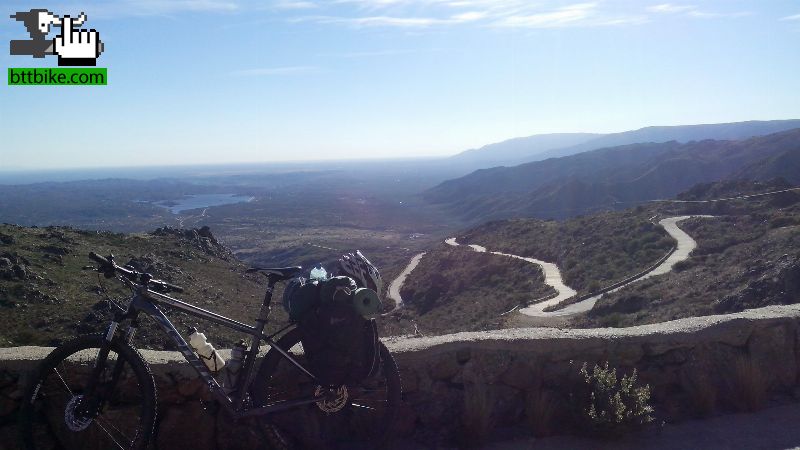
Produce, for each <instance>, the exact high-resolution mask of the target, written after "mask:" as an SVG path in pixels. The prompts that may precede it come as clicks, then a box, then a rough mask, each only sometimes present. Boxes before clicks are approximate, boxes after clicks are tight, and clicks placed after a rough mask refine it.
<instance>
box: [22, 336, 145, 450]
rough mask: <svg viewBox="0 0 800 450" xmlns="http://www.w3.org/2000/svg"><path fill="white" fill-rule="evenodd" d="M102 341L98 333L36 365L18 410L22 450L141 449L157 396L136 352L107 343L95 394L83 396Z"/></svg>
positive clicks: (143, 446)
mask: <svg viewBox="0 0 800 450" xmlns="http://www.w3.org/2000/svg"><path fill="white" fill-rule="evenodd" d="M103 340H104V337H103V336H102V335H100V334H93V335H87V336H81V337H78V338H76V339H74V340H72V341H69V342H67V343H65V344H64V345H62V346H60V347H58V348H56V349H55V350H53V351H52V352H51V353H50V355H48V356H47V357H46V358H45V359H44V360H43V361H42V363H41V364H40V365H39V367H38V369H37V370H36V372H35V373H34V376H33V377H32V378H31V382H30V383H29V385H28V387H27V389H26V391H25V397H23V399H24V402H23V404H22V406H21V408H20V426H19V429H20V432H21V438H22V442H23V445H24V448H27V449H29V450H33V449H36V450H42V449H67V450H70V449H87V450H94V449H97V450H108V449H125V450H129V449H135V450H139V449H144V448H146V446H147V444H148V443H149V441H150V437H151V435H152V432H153V424H154V422H155V416H156V391H155V386H154V383H153V376H152V375H151V374H150V370H149V368H148V367H147V364H146V363H145V361H144V360H143V359H142V357H141V355H140V354H139V352H137V351H136V350H135V349H133V348H132V347H131V346H129V345H128V344H126V343H124V342H121V341H119V340H116V339H115V340H114V341H112V342H111V351H110V352H109V355H108V359H107V360H106V363H105V365H104V367H103V368H102V369H101V371H100V373H99V377H98V379H97V381H96V385H95V386H96V388H95V390H94V394H93V395H91V399H89V397H88V396H84V394H85V393H86V391H85V390H86V386H87V384H88V383H89V379H90V377H91V374H92V372H93V368H94V366H95V362H96V360H97V356H98V354H99V352H100V346H101V344H102V343H103ZM88 402H92V406H91V407H90V408H89V407H87V404H88ZM87 410H89V411H91V412H90V413H86V411H87Z"/></svg>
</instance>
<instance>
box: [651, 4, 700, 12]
mask: <svg viewBox="0 0 800 450" xmlns="http://www.w3.org/2000/svg"><path fill="white" fill-rule="evenodd" d="M694 9H697V7H696V6H694V5H676V4H674V3H662V4H660V5H653V6H650V7H648V8H647V10H648V11H650V12H654V13H667V14H671V13H682V12H687V11H692V10H694Z"/></svg>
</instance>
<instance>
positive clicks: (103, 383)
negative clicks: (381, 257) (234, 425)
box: [20, 252, 401, 450]
mask: <svg viewBox="0 0 800 450" xmlns="http://www.w3.org/2000/svg"><path fill="white" fill-rule="evenodd" d="M89 256H90V258H91V259H92V260H94V261H95V262H96V263H97V266H92V267H91V269H92V270H96V271H98V272H100V273H102V274H103V275H105V276H106V277H107V278H117V279H118V280H119V281H120V282H122V283H123V284H124V285H125V286H127V287H128V288H130V289H131V291H132V295H131V296H130V298H129V299H128V301H127V304H125V305H120V306H119V307H118V308H117V311H115V313H114V317H113V320H112V321H111V323H110V324H109V325H108V327H107V329H106V331H105V332H104V333H102V334H92V335H87V336H81V337H78V338H75V339H73V340H71V341H68V342H66V343H65V344H63V345H61V346H59V347H57V348H56V349H54V350H53V351H52V352H51V353H50V354H49V355H48V356H47V357H46V358H45V359H44V360H43V361H42V362H41V364H40V365H39V367H38V369H36V371H35V373H34V374H33V376H32V377H31V382H30V383H29V384H28V387H27V390H26V392H25V396H24V397H23V399H24V401H23V404H22V406H21V409H20V419H21V420H20V434H21V438H22V442H23V444H24V446H25V448H28V449H36V450H41V449H49V448H58V449H62V448H64V449H73V448H75V449H77V448H80V449H103V450H106V449H114V448H119V449H144V448H147V446H148V445H149V443H150V441H151V438H152V437H153V434H154V431H155V430H154V424H155V423H156V388H155V383H154V380H153V376H152V374H151V371H150V368H149V367H148V364H147V361H145V359H144V358H143V357H142V356H141V355H140V353H139V352H138V351H137V350H136V349H135V348H134V347H133V346H132V340H133V338H134V335H135V332H136V329H137V327H138V326H139V316H140V315H141V314H144V315H146V316H149V317H151V318H152V319H154V321H155V323H156V324H157V325H158V326H159V328H161V329H162V330H163V332H164V333H165V334H166V335H167V336H168V337H169V338H170V340H171V341H172V342H173V343H174V345H175V347H176V348H177V349H178V351H179V352H180V353H181V354H182V355H183V357H184V358H185V359H186V360H187V361H188V363H189V364H190V365H191V367H192V368H193V369H194V370H195V371H196V372H197V374H198V376H199V378H200V379H202V381H203V382H204V383H205V385H206V386H207V387H208V390H209V392H210V394H211V397H212V398H213V399H214V401H216V402H217V403H219V404H220V405H221V406H222V409H223V410H224V411H225V412H226V413H228V414H230V416H231V417H232V418H233V419H234V420H237V421H246V422H247V423H252V424H253V426H255V427H257V429H258V432H259V433H261V434H262V436H263V437H264V444H265V448H293V447H318V448H379V447H382V446H384V445H386V444H387V442H388V441H389V440H390V438H391V437H392V433H393V426H392V424H393V422H394V419H395V416H396V414H397V411H398V408H399V404H400V397H401V385H400V376H399V373H398V369H397V365H396V364H395V362H394V359H393V358H392V355H391V354H390V353H389V351H388V350H387V349H386V347H385V346H384V345H383V344H382V343H380V344H379V354H380V357H379V363H378V368H377V370H376V371H374V372H373V374H371V375H370V376H369V377H368V378H367V379H364V380H361V381H359V382H357V383H350V384H343V385H326V384H324V383H322V382H321V381H320V380H319V378H318V377H317V376H315V375H314V373H313V372H312V371H311V370H310V369H309V368H308V364H307V361H306V359H305V357H304V354H303V351H302V342H301V335H302V333H300V329H299V328H298V327H297V324H293V323H289V324H287V325H286V326H285V327H283V328H282V329H281V330H279V331H277V332H276V333H274V334H271V335H265V334H264V333H263V331H264V327H265V325H266V324H267V322H268V319H269V316H270V306H271V303H272V294H273V291H274V288H275V285H276V284H277V283H279V282H282V281H286V280H289V279H291V278H293V277H296V276H298V275H299V274H300V272H301V268H300V267H283V268H250V269H248V270H247V272H249V273H256V272H257V273H261V274H263V275H265V276H266V278H267V287H266V293H265V295H264V300H263V302H262V305H261V308H260V311H259V314H258V317H257V318H256V319H255V325H248V324H245V323H241V322H238V321H236V320H233V319H230V318H227V317H225V316H222V315H220V314H217V313H214V312H212V311H208V310H205V309H202V308H199V307H197V306H194V305H192V304H190V303H186V302H184V301H182V300H179V299H177V298H174V297H172V296H170V295H168V294H169V293H172V292H178V293H180V292H183V289H182V288H181V287H179V286H175V285H173V284H170V283H167V282H165V281H162V280H158V279H155V278H154V277H153V276H152V275H151V274H148V273H143V272H138V271H136V270H133V269H132V268H128V267H121V266H118V265H117V264H116V263H115V262H114V259H113V256H109V257H102V256H99V255H97V254H96V253H94V252H92V253H90V254H89ZM167 308H168V309H171V310H176V311H181V312H184V313H187V314H190V315H192V316H195V317H197V318H200V319H202V320H206V321H209V322H212V323H215V324H218V325H221V326H224V327H226V328H230V329H233V330H236V331H238V332H241V333H244V334H246V335H249V336H251V337H252V341H251V345H250V347H249V348H248V349H246V350H245V352H244V357H243V359H242V366H241V369H240V371H239V374H238V377H237V382H236V383H235V384H234V385H233V386H230V385H224V384H225V383H224V382H223V383H220V382H219V381H218V380H217V378H215V374H214V373H212V371H211V370H210V369H209V368H208V367H207V365H206V363H204V362H203V361H202V360H201V358H200V357H199V355H198V353H195V351H194V350H193V349H192V348H191V347H190V345H189V344H188V343H187V342H186V340H184V338H183V337H182V336H181V334H180V333H179V332H178V331H177V330H176V329H175V326H173V324H172V322H171V321H170V320H169V319H168V318H167V316H166V315H165V314H164V312H163V311H162V309H167ZM123 330H124V331H123ZM262 341H263V342H266V343H267V344H269V347H270V348H269V350H268V351H267V353H266V355H264V357H263V358H259V357H258V352H259V347H260V344H261V343H262ZM217 375H218V376H219V374H217Z"/></svg>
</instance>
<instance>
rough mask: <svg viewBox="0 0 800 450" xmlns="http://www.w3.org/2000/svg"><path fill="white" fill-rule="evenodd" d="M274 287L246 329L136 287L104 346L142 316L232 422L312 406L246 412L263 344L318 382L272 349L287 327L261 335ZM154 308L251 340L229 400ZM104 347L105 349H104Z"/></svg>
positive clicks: (293, 403)
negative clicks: (172, 347)
mask: <svg viewBox="0 0 800 450" xmlns="http://www.w3.org/2000/svg"><path fill="white" fill-rule="evenodd" d="M275 284H276V282H275V281H274V280H273V279H269V282H268V285H267V292H266V294H265V295H264V301H263V303H262V305H261V310H260V312H259V314H258V318H257V319H256V325H255V326H251V325H247V324H245V323H242V322H239V321H236V320H234V319H230V318H228V317H225V316H223V315H220V314H217V313H215V312H212V311H208V310H206V309H203V308H200V307H197V306H194V305H192V304H190V303H186V302H184V301H181V300H178V299H176V298H173V297H170V296H168V295H166V294H161V293H159V292H155V291H151V290H148V289H147V288H146V287H142V286H138V287H137V288H136V290H135V292H134V294H133V297H132V298H131V300H130V302H129V303H128V308H127V310H126V311H125V312H121V313H118V314H117V315H116V316H115V318H114V320H113V321H112V322H111V324H110V325H109V327H108V330H107V332H106V338H105V342H107V343H110V342H111V340H112V339H114V336H115V334H116V332H117V328H118V326H119V324H120V323H121V322H123V321H125V320H130V321H131V322H130V325H129V328H128V331H127V332H126V334H125V336H126V339H128V340H130V339H132V338H133V334H134V333H135V330H136V326H137V316H138V315H139V313H144V314H146V315H148V316H150V317H152V318H153V319H154V320H155V322H156V323H157V324H158V325H159V327H160V328H161V329H162V331H163V332H164V333H165V334H166V335H167V336H169V337H170V338H171V339H172V341H173V342H174V343H175V345H176V347H177V348H178V351H179V352H180V353H181V354H182V355H183V357H184V358H186V360H187V361H188V362H189V364H190V365H191V366H192V368H193V369H194V370H195V371H196V372H197V374H198V376H199V377H200V378H201V379H202V380H203V381H204V382H205V383H206V385H207V386H208V389H209V391H210V392H211V394H212V395H213V396H214V398H215V399H216V400H217V401H218V402H219V403H220V404H221V405H222V406H223V407H224V408H225V409H226V410H227V411H228V412H229V413H230V414H231V415H232V416H233V417H234V418H242V417H250V416H260V415H265V414H270V413H274V412H277V411H283V410H286V409H289V408H293V407H296V406H301V405H307V404H311V403H316V402H318V401H320V397H318V396H312V397H308V398H301V399H296V400H286V401H282V402H276V403H273V404H269V405H265V406H260V407H256V408H248V405H247V404H246V401H247V395H246V394H247V391H248V389H249V388H250V386H251V384H252V383H253V381H254V380H255V373H256V370H257V367H256V365H255V362H256V357H257V355H258V351H259V347H260V344H261V341H264V342H266V343H267V344H269V345H270V347H271V348H272V349H275V350H276V351H277V352H278V353H280V355H281V356H283V357H284V358H285V359H287V360H288V361H289V362H290V363H292V364H293V365H294V366H296V367H297V368H298V369H300V370H301V371H302V372H303V373H305V374H306V375H307V376H308V377H309V378H311V379H312V380H314V381H318V380H317V377H316V376H314V374H313V373H311V372H310V371H309V370H308V369H306V368H305V367H303V365H302V364H300V363H299V362H298V361H297V360H296V359H294V358H293V357H292V355H290V354H289V353H288V352H287V351H286V350H284V349H282V348H280V347H278V346H277V345H275V340H274V339H273V338H274V337H275V336H277V335H278V334H280V333H281V332H282V331H284V330H286V329H287V328H289V327H290V326H291V325H288V326H287V327H284V328H283V329H281V330H279V331H278V332H276V333H274V334H272V335H269V336H267V335H265V334H264V332H263V331H264V326H265V325H266V324H267V320H268V319H269V312H270V304H271V302H272V293H273V290H274V287H275ZM158 305H166V306H168V307H170V308H173V309H176V310H178V311H182V312H184V313H186V314H189V315H192V316H195V317H198V318H200V319H204V320H206V321H209V322H212V323H216V324H218V325H222V326H224V327H226V328H230V329H233V330H236V331H239V332H241V333H244V334H247V335H250V336H252V344H251V346H250V349H249V351H247V352H246V354H245V359H244V364H243V366H242V370H241V372H240V373H239V378H238V383H237V387H236V390H235V391H234V392H233V393H232V394H233V395H232V396H229V395H228V394H226V393H225V390H224V389H223V387H222V386H221V385H220V384H219V382H217V380H216V379H215V378H214V376H213V374H212V373H211V371H210V370H209V369H208V367H207V366H206V365H205V363H203V361H201V360H200V358H199V357H198V356H197V354H196V353H195V352H194V350H193V349H192V348H191V347H190V346H189V344H188V343H187V342H186V340H185V339H184V338H183V337H182V336H181V335H180V333H179V332H178V330H176V329H175V326H174V325H173V324H172V322H171V321H170V320H169V318H168V317H167V316H166V315H165V314H164V312H163V311H161V309H160V308H159V307H158ZM104 347H107V345H106V346H104ZM107 355H108V348H102V349H101V352H100V354H99V355H98V360H97V362H96V366H95V370H96V371H97V372H99V371H100V369H101V368H102V367H103V365H104V364H105V359H106V357H107ZM115 371H116V370H115ZM92 384H93V383H92ZM92 390H93V386H89V391H90V392H91V391H92Z"/></svg>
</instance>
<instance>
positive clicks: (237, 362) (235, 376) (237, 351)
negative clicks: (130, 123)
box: [223, 340, 247, 394]
mask: <svg viewBox="0 0 800 450" xmlns="http://www.w3.org/2000/svg"><path fill="white" fill-rule="evenodd" d="M246 351H247V345H246V344H245V343H244V340H240V341H239V342H237V343H236V344H235V345H234V346H233V348H232V349H231V357H230V359H229V360H228V362H226V363H225V379H224V380H223V386H224V387H225V392H226V393H228V394H230V393H231V392H233V391H234V389H236V383H237V382H238V380H239V370H241V368H242V362H243V361H244V354H245V352H246Z"/></svg>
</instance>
